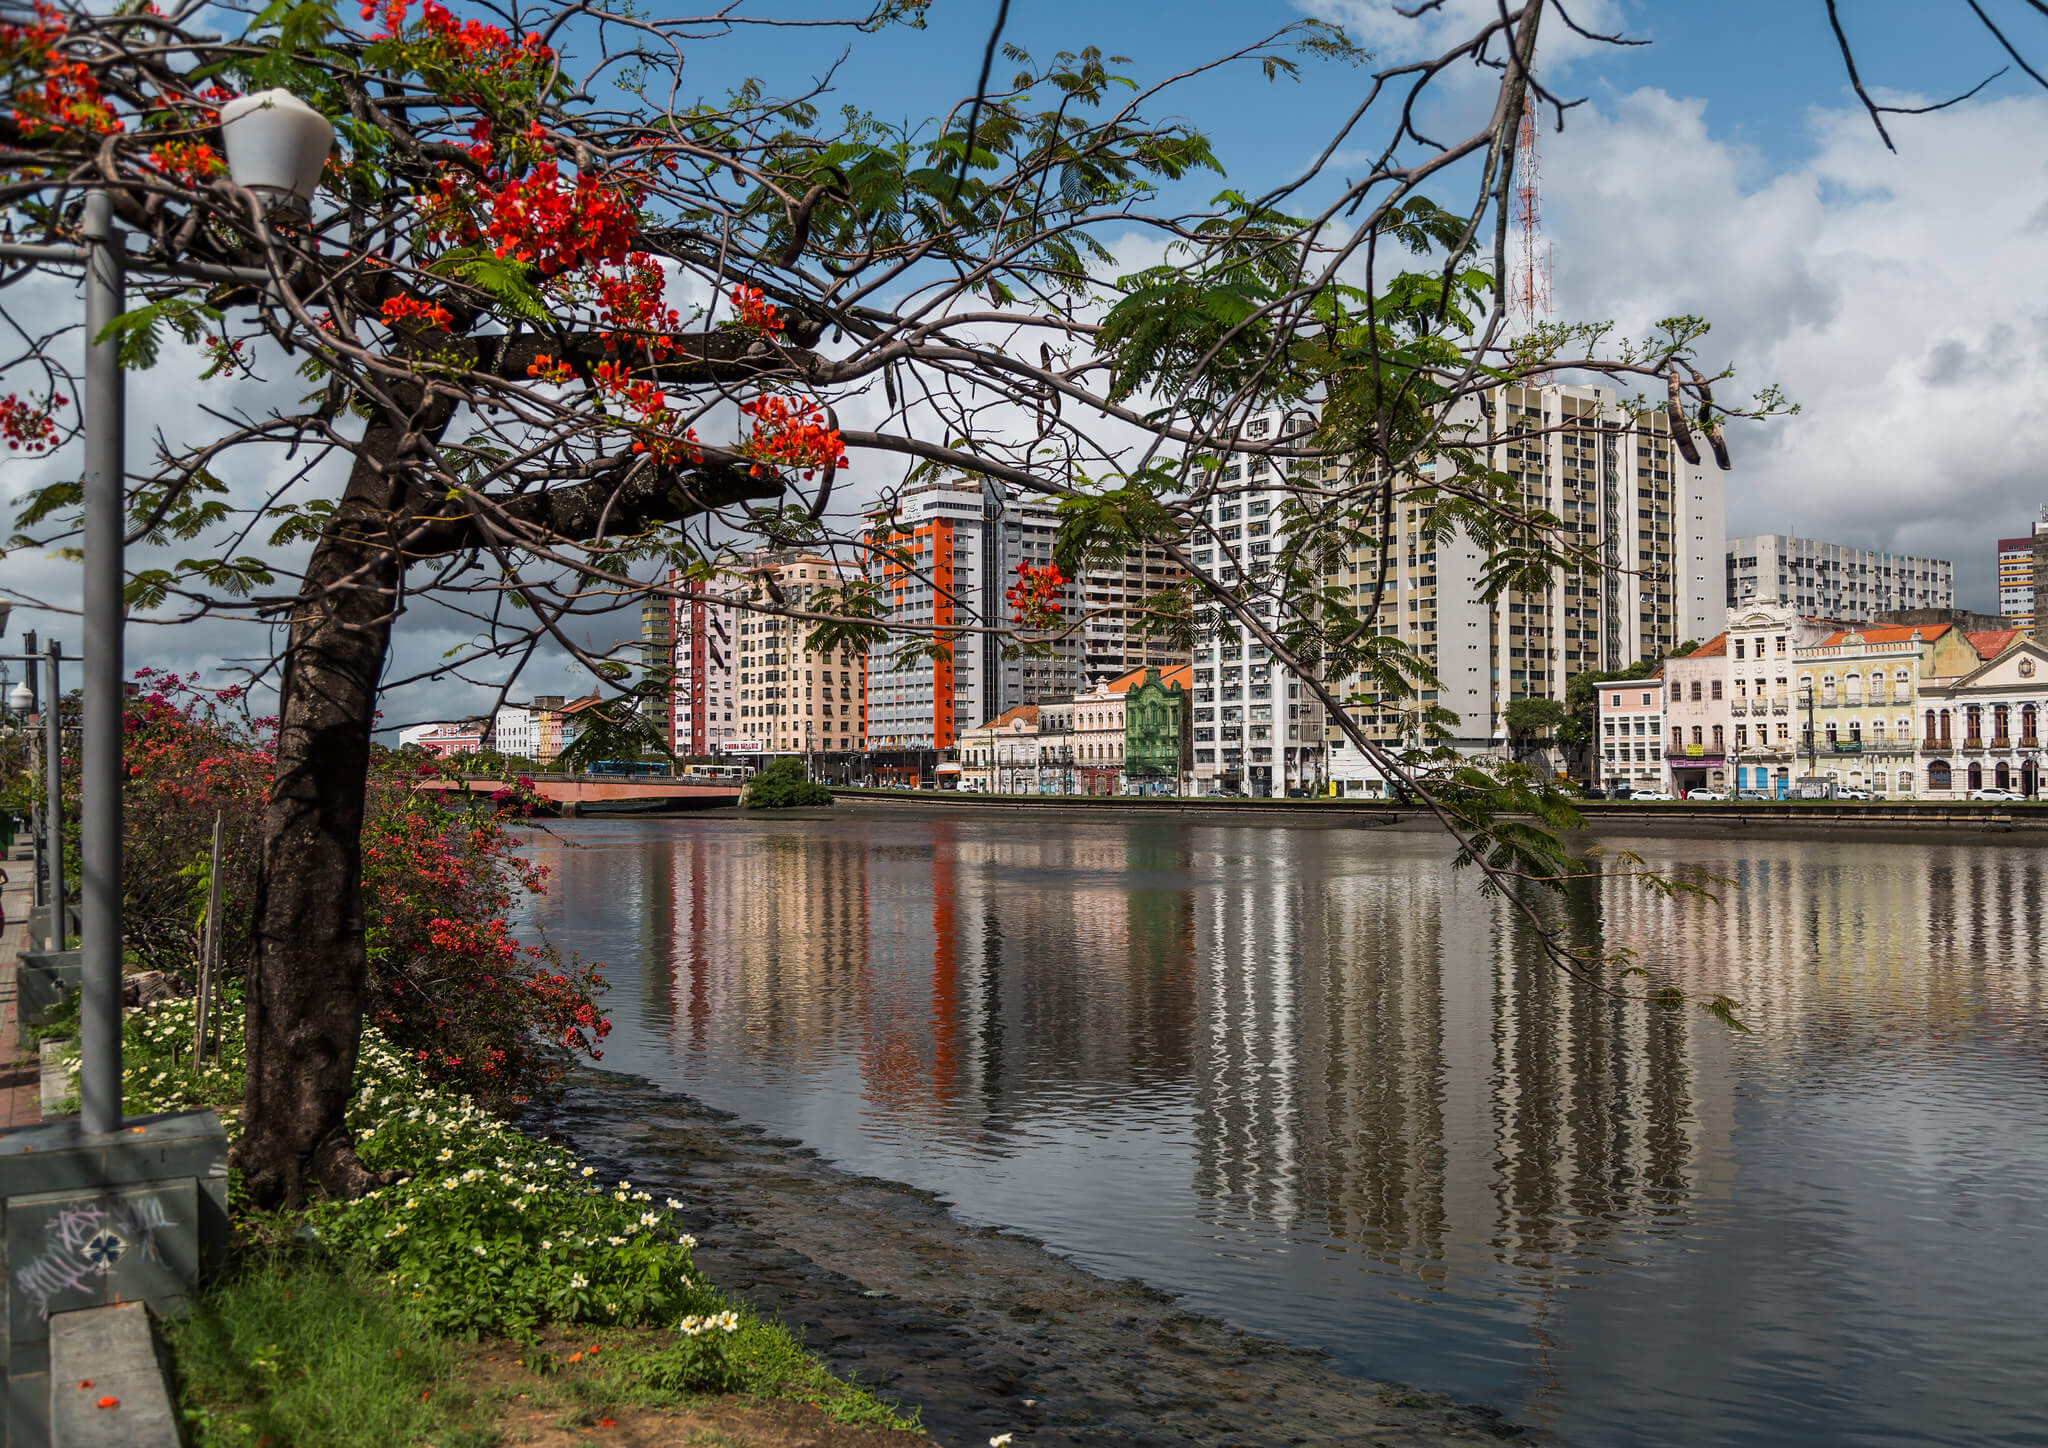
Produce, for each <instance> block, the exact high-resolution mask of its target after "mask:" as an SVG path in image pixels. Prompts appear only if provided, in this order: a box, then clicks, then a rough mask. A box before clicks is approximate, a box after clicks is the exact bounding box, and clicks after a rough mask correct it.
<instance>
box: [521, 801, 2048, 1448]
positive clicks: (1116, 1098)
mask: <svg viewBox="0 0 2048 1448" xmlns="http://www.w3.org/2000/svg"><path fill="white" fill-rule="evenodd" d="M1618 843H1627V844H1628V845H1629V846H1630V847H1632V848H1635V849H1638V850H1640V851H1641V852H1642V853H1643V854H1644V855H1645V856H1646V857H1647V858H1648V860H1649V861H1650V862H1651V863H1652V864H1668V863H1673V862H1676V861H1681V860H1682V861H1684V862H1687V863H1694V864H1700V865H1704V866H1706V867H1708V868H1710V869H1712V870H1714V871H1715V872H1716V873H1718V874H1720V875H1722V876H1724V877H1725V878H1726V879H1727V881H1728V883H1727V885H1726V886H1725V887H1723V889H1722V891H1721V899H1720V902H1719V903H1706V902H1696V901H1695V902H1678V903H1672V902H1667V901H1660V900H1657V899H1654V898H1652V897H1651V896H1649V895H1647V894H1646V893H1645V892H1643V891H1642V890H1641V889H1640V887H1637V886H1632V885H1627V884H1622V883H1611V884H1608V885H1606V886H1603V887H1601V889H1600V890H1599V891H1598V893H1597V894H1595V893H1593V892H1589V893H1588V895H1587V896H1586V898H1584V899H1582V900H1579V901H1576V902H1574V903H1572V904H1569V905H1562V904H1561V905H1560V906H1559V914H1560V916H1561V917H1565V918H1568V919H1569V922H1570V923H1571V924H1572V926H1573V927H1574V928H1576V929H1577V930H1579V931H1581V932H1584V933H1591V934H1597V935H1599V936H1600V937H1601V938H1602V939H1604V940H1605V941H1606V942H1607V943H1608V944H1610V945H1627V946H1631V947H1633V948H1635V949H1637V950H1639V951H1641V952H1643V953H1644V955H1645V956H1646V957H1648V958H1649V959H1651V960H1654V961H1658V962H1663V963H1665V964H1667V965H1670V966H1672V967H1674V968H1675V970H1676V972H1677V975H1678V977H1679V978H1680V979H1681V980H1682V981H1683V983H1685V984H1686V985H1687V986H1688V987H1690V988H1691V989H1693V990H1696V991H1706V990H1719V991H1725V992H1727V993H1728V994H1730V995H1733V996H1736V997H1737V998H1739V999H1740V1000H1741V1001H1742V1002H1743V1003H1744V1006H1745V1016H1746V1019H1747V1020H1748V1021H1749V1023H1750V1025H1751V1026H1752V1028H1753V1029H1752V1032H1751V1033H1750V1034H1748V1035H1735V1034H1732V1033H1730V1032H1729V1031H1728V1030H1727V1029H1726V1028H1725V1027H1723V1026H1721V1025H1720V1024H1718V1023H1716V1022H1714V1021H1712V1020H1710V1019H1708V1018H1705V1017H1703V1016H1697V1015H1692V1014H1673V1013H1668V1012H1664V1013H1657V1012H1651V1011H1649V1010H1647V1009H1645V1008H1644V1007H1641V1006H1637V1005H1629V1004H1621V1003H1614V1002H1609V1001H1603V1000H1597V999H1592V998H1589V997H1588V996H1586V995H1585V994H1583V993H1581V992H1578V991H1574V990H1572V989H1569V988H1567V987H1566V985H1565V984H1564V983H1563V982H1562V981H1561V980H1560V979H1559V978H1558V977H1557V976H1556V975H1555V974H1554V973H1553V972H1552V971H1551V970H1550V969H1548V968H1547V967H1546V966H1544V965H1543V964H1542V963H1541V962H1540V960H1539V959H1538V958H1537V957H1536V955H1535V953H1534V952H1533V951H1532V950H1531V949H1530V946H1529V942H1528V941H1527V939H1526V938H1525V937H1524V936H1523V934H1522V933H1521V932H1520V931H1519V930H1518V928H1517V927H1516V926H1515V925H1514V924H1513V922H1512V921H1511V920H1510V918H1509V916H1508V913H1507V911H1506V910H1505V909H1504V908H1503V907H1502V906H1501V905H1499V904H1498V903H1497V902H1492V901H1488V900H1486V899H1483V898H1482V897H1481V896H1480V895H1479V893H1478V892H1477V890H1476V889H1475V888H1474V887H1473V885H1472V882H1471V881H1470V880H1469V879H1468V878H1465V877H1458V878H1455V879H1454V878H1453V877H1452V875H1451V873H1450V871H1449V869H1448V868H1447V858H1448V857H1447V852H1446V850H1445V849H1444V847H1443V845H1442V844H1441V843H1440V842H1439V841H1438V840H1436V839H1435V838H1433V837H1432V836H1429V835H1426V834H1409V833H1397V832H1392V831H1387V830H1361V829H1323V828H1307V827H1286V826H1242V827H1240V826H1218V825H1209V824H1199V823H1195V824H1190V823H1182V822H1177V821H1164V820H1156V821H1155V820H1134V821H1130V822H1127V823H1113V822H1102V821H1099V820H1095V819H1088V820H1083V821H1080V822H1065V821H1057V822H1056V821H1052V820H1049V819H1044V818H1041V817H1037V816H1029V815H1019V816H1005V817H1001V818H997V817H985V818H979V819H973V820H963V819H959V818H956V817H952V816H938V817H935V816H934V815H932V814H926V813H922V812H901V813H895V812H883V811H870V812H864V813H863V812H842V813H840V814H839V815H837V816H836V817H834V818H831V819H829V820H815V821H811V820H807V821H802V822H795V821H790V822H761V821H753V820H739V819H732V818H710V817H703V818H697V819H684V820H660V821H635V822H599V821H585V822H581V823H572V824H566V825H563V826H561V827H559V828H558V829H557V830H556V832H555V834H554V835H553V836H552V837H547V836H542V837H539V838H537V839H536V841H535V844H534V849H535V852H536V854H537V855H538V856H539V857H541V858H542V859H544V860H545V861H546V862H547V863H548V864H549V865H551V866H552V867H553V868H554V870H555V871H556V888H555V891H554V893H553V894H552V895H551V896H550V897H548V899H546V900H545V901H544V902H542V903H541V904H540V905H539V906H538V907H537V915H538V917H539V918H540V919H541V920H542V921H543V922H544V923H545V925H546V927H547V929H548V931H549V933H550V935H551V936H552V937H553V938H554V939H555V940H556V941H557V942H558V943H560V944H563V945H566V946H569V947H572V948H574V949H576V950H578V951H581V952H583V953H584V954H586V955H588V956H594V957H596V958H599V959H602V960H604V961H605V962H607V964H608V965H609V966H610V976H611V980H612V1000H611V1007H612V1010H613V1014H614V1019H615V1021H616V1023H617V1029H616V1031H615V1032H614V1034H613V1037H612V1040H611V1043H610V1048H609V1050H608V1051H607V1055H606V1064H607V1065H611V1066H616V1067H618V1068H620V1069H623V1070H628V1071H633V1072H638V1073H641V1074H644V1075H647V1076H649V1077H652V1078H654V1079H656V1080H657V1081H661V1082H666V1083H669V1084H672V1085H673V1086H675V1087H676V1088H677V1089H679V1090H684V1091H687V1092H689V1093H691V1094H692V1095H695V1096H697V1097H699V1098H701V1099H703V1100H705V1101H708V1102H710V1103H711V1104H713V1105H716V1106H721V1107H724V1108H726V1109H728V1110H731V1111H734V1112H737V1113H738V1114H739V1115H740V1116H742V1117H743V1118H745V1119H747V1120H750V1121H754V1122H757V1123H760V1124H762V1125H764V1126H769V1127H772V1128H773V1129H775V1130H777V1131H780V1132H784V1133H786V1134H789V1135H792V1136H797V1137H801V1138H802V1139H803V1140H805V1141H806V1142H808V1143H810V1144H811V1145H813V1146H815V1147H817V1148H818V1149H819V1150H820V1151H821V1152H823V1153H824V1154H825V1155H826V1156H828V1157H830V1158H833V1159H835V1160H837V1161H839V1162H842V1163H844V1164H846V1165H848V1166H851V1167H853V1168H855V1169H858V1170H861V1171H865V1172H870V1173H874V1174H877V1175H882V1176H889V1177H894V1178H897V1179H900V1180H905V1181H909V1182H912V1183H915V1184H916V1185H919V1186H922V1187H926V1188H929V1189H931V1190H933V1191H936V1192H939V1193H941V1194H943V1195H945V1196H947V1197H948V1198H950V1199H952V1200H953V1201H955V1202H956V1203H958V1210H959V1211H960V1213H961V1214H962V1215H964V1216H966V1217H968V1218H970V1219H975V1220H979V1221H983V1222H990V1223H1000V1224H1003V1225H1006V1226H1011V1227H1015V1228H1018V1229H1021V1230H1024V1231H1027V1232H1030V1233H1032V1234H1034V1235H1037V1236H1040V1237H1042V1238H1044V1239H1045V1240H1046V1241H1047V1242H1048V1243H1049V1244H1051V1245H1052V1246H1054V1247H1055V1248H1056V1249H1058V1250H1060V1251H1063V1252H1065V1253H1068V1254H1070V1255H1072V1256H1073V1257H1075V1258H1076V1259H1077V1260H1079V1261H1081V1262H1082V1263H1084V1264H1086V1265H1088V1266H1090V1267H1092V1268H1094V1269H1096V1270H1098V1271H1100V1272H1103V1273H1107V1274H1110V1275H1116V1276H1125V1275H1128V1276H1138V1277H1143V1278H1145V1279H1147V1280H1149V1281H1151V1282H1153V1283H1155V1284H1157V1285H1159V1286H1162V1287H1166V1288H1169V1289H1172V1290H1174V1291H1177V1292H1180V1293H1183V1294H1185V1295H1186V1296H1187V1297H1188V1299H1189V1300H1190V1301H1191V1302H1192V1304H1193V1305H1195V1306H1197V1307H1200V1308H1203V1309H1205V1310H1210V1311H1214V1312H1218V1313H1221V1314H1224V1315H1226V1316H1228V1317H1231V1318H1233V1319H1236V1320H1238V1321H1240V1322H1243V1323H1246V1324H1248V1325H1251V1326H1254V1327H1258V1328H1261V1329H1265V1330H1267V1331H1270V1332H1275V1333H1278V1334H1281V1335H1283V1336H1286V1337H1289V1338H1292V1339H1294V1340H1297V1341H1302V1342H1309V1343H1314V1344H1317V1345H1320V1346H1322V1347H1326V1348H1328V1349H1329V1350H1330V1352H1331V1353H1333V1354H1334V1355H1335V1357H1336V1358H1337V1360H1338V1361H1339V1362H1340V1363H1341V1364H1343V1365H1345V1366H1346V1367H1348V1368H1352V1369H1354V1370H1356V1371H1358V1372H1360V1373H1362V1374H1369V1375H1371V1376H1374V1377H1381V1378H1392V1379H1397V1380H1403V1381H1407V1382H1411V1383H1414V1384H1416V1385H1417V1386H1421V1387H1427V1388H1432V1389H1438V1390H1442V1391H1447V1392H1451V1393H1455V1394H1458V1395H1460V1396H1464V1397H1468V1398H1472V1399H1477V1400H1482V1401H1487V1402H1491V1403H1494V1404H1496V1405H1498V1406H1500V1407H1502V1408H1503V1409H1505V1410H1507V1411H1508V1412H1509V1413H1510V1414H1512V1415H1514V1416H1515V1417H1516V1418H1518V1419H1519V1420H1521V1421H1523V1422H1528V1423H1532V1424H1536V1425H1540V1426H1543V1427H1546V1428H1549V1429H1552V1430H1554V1431H1555V1432H1556V1433H1557V1434H1559V1435H1560V1436H1562V1437H1563V1438H1565V1439H1566V1440H1568V1441H1570V1442H1572V1443H1575V1444H1578V1445H1582V1448H1583V1445H1594V1444H1670V1443H1689V1444H1695V1443H1696V1444H1706V1443H1726V1444H1829V1443H1841V1444H1849V1443H1854V1444H1932V1443H1942V1444H1993V1443H1996V1444H2015V1443H2048V1338H2044V1329H2048V1226H2044V1223H2048V1081H2044V1075H2048V1073H2044V1064H2048V1024H2044V1007H2048V1001H2044V993H2048V992H2044V975H2048V960H2044V955H2048V948H2044V947H2048V941H2044V927H2043V921H2042V913H2041V902H2042V893H2043V886H2044V883H2048V881H2044V873H2048V870H2044V866H2048V854H2044V853H2043V852H2041V851H2038V850H2027V849H2022V848H2014V847H1997V846H1984V847H1976V846H1960V845H1953V846H1952V845H1946V844H1940V843H1932V844H1926V845H1897V844H1882V845H1881V844H1868V843H1861V842H1857V841H1854V840H1850V841H1844V842H1835V843H1813V842H1792V841H1773V840H1762V841H1747V842H1741V843H1735V842H1725V841H1718V840H1717V841H1704V842H1703V841H1697V840H1688V841H1630V842H1618Z"/></svg>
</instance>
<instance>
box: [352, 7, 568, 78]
mask: <svg viewBox="0 0 2048 1448" xmlns="http://www.w3.org/2000/svg"><path fill="white" fill-rule="evenodd" d="M410 8H411V0H385V3H384V5H383V11H382V13H383V16H384V34H385V35H386V36H387V37H388V36H395V35H398V34H399V33H400V32H401V31H403V30H404V29H405V12H406V11H407V10H408V9H410ZM362 13H363V19H365V20H375V19H376V18H377V15H378V6H377V4H376V0H365V3H364V5H363V12H362ZM417 35H418V41H419V47H420V48H419V52H418V54H417V59H418V60H419V62H420V63H422V64H425V65H437V66H440V67H442V68H445V69H460V70H469V71H481V72H484V73H489V72H492V71H508V70H517V69H520V68H522V67H525V66H538V65H543V64H545V63H546V62H548V61H549V60H551V59H553V58H554V52H553V51H552V50H550V49H548V47H547V46H545V45H542V44H541V42H540V36H539V35H537V34H532V33H529V34H528V35H527V36H526V37H525V38H524V39H523V40H514V39H513V38H512V36H511V34H510V33H509V32H507V31H505V30H503V29H501V28H500V27H498V26H496V25H486V24H484V23H483V22H482V21H479V20H464V21H457V20H456V18H455V16H454V14H453V13H452V12H451V11H450V10H449V9H448V7H447V6H445V5H441V4H438V3H436V0H426V3H425V4H424V5H422V6H421V7H420V23H419V30H418V32H417Z"/></svg>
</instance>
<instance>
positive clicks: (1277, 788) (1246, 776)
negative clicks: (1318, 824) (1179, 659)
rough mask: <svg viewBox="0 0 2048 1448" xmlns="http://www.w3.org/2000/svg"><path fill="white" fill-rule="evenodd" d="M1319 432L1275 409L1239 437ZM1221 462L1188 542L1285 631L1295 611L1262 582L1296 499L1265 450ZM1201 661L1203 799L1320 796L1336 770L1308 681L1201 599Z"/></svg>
mask: <svg viewBox="0 0 2048 1448" xmlns="http://www.w3.org/2000/svg"><path fill="white" fill-rule="evenodd" d="M1314 426H1315V419H1314V418H1313V417H1311V416H1310V415H1309V414H1307V413H1305V412H1291V413H1284V414H1283V413H1280V412H1265V413H1260V414H1257V415H1255V416H1253V417H1250V418H1247V419H1246V420H1245V423H1244V427H1243V429H1242V430H1241V432H1240V433H1239V434H1238V436H1239V438H1240V440H1242V441H1245V442H1275V441H1279V440H1281V439H1283V438H1288V437H1292V436H1295V435H1296V434H1301V433H1306V432H1308V431H1309V430H1311V429H1312V428H1313V427H1314ZM1220 463H1221V465H1220V467H1219V469H1218V471H1217V472H1216V474H1215V478H1216V487H1215V488H1214V490H1213V492H1212V494H1211V496H1210V497H1209V500H1208V502H1207V503H1206V504H1205V506H1204V508H1203V511H1202V526H1201V529H1200V531H1199V532H1198V533H1197V534H1196V535H1195V537H1194V538H1193V539H1191V541H1190V542H1189V545H1188V546H1189V549H1190V556H1191V557H1192V558H1193V559H1194V562H1195V566H1196V567H1197V568H1198V569H1201V570H1202V571H1204V572H1205V573H1207V574H1208V575H1209V576H1210V577H1211V578H1213V579H1215V580H1216V581H1217V582H1218V583H1219V584H1222V585H1224V586H1226V587H1228V586H1231V585H1233V584H1236V583H1239V582H1243V583H1245V584H1247V585H1248V590H1249V593H1250V596H1251V600H1252V602H1251V607H1252V609H1253V610H1254V612H1255V614H1256V616H1257V617H1258V619H1259V621H1260V622H1261V623H1262V624H1263V625H1265V626H1266V627H1268V628H1270V629H1275V630H1277V629H1279V628H1281V627H1283V626H1284V625H1285V624H1286V622H1287V619H1288V617H1289V615H1288V612H1287V605H1286V604H1285V603H1284V602H1282V601H1281V600H1280V599H1279V598H1277V597H1273V596H1270V595H1268V596H1263V597H1262V596H1261V595H1260V592H1259V583H1260V580H1261V579H1262V578H1264V577H1265V576H1266V575H1267V574H1268V572H1269V570H1270V569H1271V567H1272V564H1273V550H1274V547H1275V545H1276V543H1277V542H1279V541H1280V539H1279V535H1278V529H1279V526H1280V520H1281V512H1282V507H1283V505H1284V504H1285V502H1286V500H1287V497H1288V493H1287V490H1286V488H1285V486H1284V476H1283V474H1282V472H1281V467H1282V464H1281V463H1280V462H1278V461H1276V460H1274V459H1272V458H1270V457H1268V456H1267V455H1266V453H1265V452H1264V451H1263V450H1260V451H1252V452H1231V453H1226V454H1225V455H1224V456H1223V457H1222V459H1221V460H1220ZM1274 592H1275V593H1277V592H1279V590H1277V589H1276V590H1274ZM1193 662H1194V702H1193V709H1192V715H1191V718H1190V720H1189V727H1190V729H1191V730H1192V732H1193V754H1194V792H1195V793H1196V794H1213V793H1215V792H1217V791H1218V790H1234V791H1242V792H1244V793H1247V794H1252V795H1258V796H1279V795H1283V794H1285V793H1286V792H1287V791H1288V790H1289V789H1304V790H1310V791H1316V792H1319V791H1320V789H1321V786H1322V781H1323V779H1324V777H1325V772H1326V771H1325V751H1324V747H1323V726H1324V722H1325V715H1324V713H1323V707H1322V705H1321V704H1320V703H1318V702H1317V701H1316V700H1315V698H1314V696H1313V694H1311V693H1310V691H1309V690H1308V689H1307V688H1305V687H1304V686H1303V684H1302V681H1301V679H1300V678H1299V677H1298V676H1297V675H1295V674H1294V673H1293V672H1292V671H1291V670H1289V669H1288V668H1287V667H1286V666H1285V665H1283V664H1280V663H1277V662H1276V661H1275V660H1274V658H1273V655H1272V651H1271V650H1270V649H1268V648H1266V646H1265V645H1264V644H1262V643H1260V642H1259V641H1258V639H1257V638H1255V637H1254V636H1253V635H1252V634H1251V633H1250V632H1249V631H1248V630H1245V629H1242V628H1240V627H1238V626H1237V625H1236V624H1235V623H1233V622H1232V621H1231V619H1229V618H1227V617H1225V616H1224V615H1223V614H1222V613H1221V612H1220V611H1219V609H1218V608H1217V606H1216V605H1215V604H1214V603H1213V602H1204V601H1203V600H1201V599H1197V600H1196V637H1195V648H1194V661H1193Z"/></svg>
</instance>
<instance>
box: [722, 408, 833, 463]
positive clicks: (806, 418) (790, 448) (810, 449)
mask: <svg viewBox="0 0 2048 1448" xmlns="http://www.w3.org/2000/svg"><path fill="white" fill-rule="evenodd" d="M740 411H741V412H743V413H745V414H746V415H747V416H749V417H751V418H753V419H754V427H753V430H752V431H751V432H749V433H748V434H747V436H746V439H745V441H743V442H742V443H741V444H740V453H741V455H742V456H744V457H749V458H752V459H753V460H754V466H753V468H752V469H751V471H752V472H753V475H754V476H755V477H757V478H758V477H761V476H762V475H763V474H764V472H765V471H766V468H768V467H773V468H788V469H793V470H796V471H800V472H801V473H802V474H803V475H804V476H805V477H806V478H808V477H811V476H812V475H813V474H815V473H816V472H817V471H818V470H819V469H820V468H843V467H845V466H846V443H845V441H844V439H842V438H841V437H840V436H839V430H838V429H837V428H833V427H828V426H827V425H826V422H825V412H824V409H823V408H821V407H819V406H818V405H817V404H816V403H815V402H809V401H806V400H804V399H802V398H797V399H794V400H792V399H790V398H787V397H782V396H778V395H777V394H775V393H772V392H771V393H769V394H767V395H766V396H764V397H760V398H756V399H755V400H754V401H752V402H742V403H741V404H740ZM764 465H765V466H764Z"/></svg>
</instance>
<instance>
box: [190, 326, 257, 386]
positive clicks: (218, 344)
mask: <svg viewBox="0 0 2048 1448" xmlns="http://www.w3.org/2000/svg"><path fill="white" fill-rule="evenodd" d="M247 346H248V343H246V342H241V341H229V340H228V339H227V338H226V337H213V336H209V337H208V338H207V339H206V371H204V372H203V373H201V374H200V376H201V377H202V378H206V377H235V376H242V377H246V376H248V375H249V359H248V358H247V357H245V356H244V355H243V352H244V349H246V348H247Z"/></svg>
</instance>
